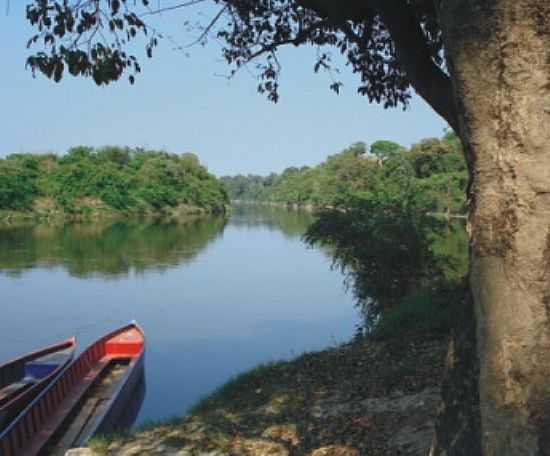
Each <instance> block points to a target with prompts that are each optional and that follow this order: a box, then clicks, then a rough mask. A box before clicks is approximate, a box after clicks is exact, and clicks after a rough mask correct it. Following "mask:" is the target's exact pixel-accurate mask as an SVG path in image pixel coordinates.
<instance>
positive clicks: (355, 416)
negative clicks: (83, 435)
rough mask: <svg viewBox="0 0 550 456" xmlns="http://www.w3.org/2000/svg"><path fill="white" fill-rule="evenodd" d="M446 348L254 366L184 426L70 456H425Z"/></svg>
mask: <svg viewBox="0 0 550 456" xmlns="http://www.w3.org/2000/svg"><path fill="white" fill-rule="evenodd" d="M445 349H446V344H445V340H443V339H440V340H436V341H434V340H432V341H424V342H419V341H414V342H410V343H409V342H405V345H404V346H403V345H402V346H400V347H399V348H398V349H397V347H393V348H391V347H388V346H387V344H385V343H384V342H379V341H372V340H369V341H365V340H360V341H352V342H349V343H346V344H343V345H341V346H338V347H331V348H327V349H325V350H322V351H319V352H312V353H305V354H302V355H300V356H298V357H297V358H296V359H294V360H291V361H280V362H274V363H270V364H266V365H260V366H258V367H256V368H255V369H252V370H250V371H247V372H244V373H243V374H241V375H239V376H238V377H236V378H234V379H232V380H230V381H229V382H227V383H226V384H225V385H223V386H222V387H220V388H219V389H217V390H216V391H214V392H213V393H212V394H210V395H209V396H207V397H206V398H204V399H202V400H200V401H199V402H198V403H197V404H196V405H195V406H194V407H192V408H191V409H190V410H189V412H188V413H187V414H186V415H185V416H183V417H179V418H174V419H171V420H167V421H165V422H162V421H161V422H156V423H152V424H149V425H147V426H144V427H141V428H138V429H136V430H134V431H132V432H130V433H128V434H124V435H114V436H100V437H96V438H94V439H92V441H91V442H90V447H89V449H88V450H78V451H81V452H80V453H76V452H73V453H72V454H75V455H76V454H88V455H112V456H131V455H138V454H140V455H141V454H143V455H149V454H151V455H152V454H155V455H159V456H168V455H181V456H199V455H210V456H235V455H243V456H244V455H248V456H265V455H271V456H294V455H304V456H362V455H367V454H368V455H369V456H370V455H388V454H401V455H420V454H427V450H428V448H429V446H430V443H431V438H432V433H433V429H434V423H435V415H436V408H437V405H438V404H439V401H440V392H439V379H440V378H441V375H440V374H441V371H442V369H443V359H444V356H445ZM82 451H86V452H84V453H82ZM69 454H71V453H69Z"/></svg>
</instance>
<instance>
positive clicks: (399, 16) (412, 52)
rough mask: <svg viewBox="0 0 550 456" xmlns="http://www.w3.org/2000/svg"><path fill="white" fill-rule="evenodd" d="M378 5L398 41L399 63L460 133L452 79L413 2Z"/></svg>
mask: <svg viewBox="0 0 550 456" xmlns="http://www.w3.org/2000/svg"><path fill="white" fill-rule="evenodd" d="M376 3H383V6H382V5H380V6H381V7H380V9H377V11H378V12H379V14H380V16H381V17H382V20H383V22H384V24H385V25H386V27H387V28H388V31H389V32H390V35H391V37H392V39H393V41H394V43H395V48H396V52H397V56H398V60H399V64H400V66H401V67H402V68H403V70H404V71H405V72H406V73H407V77H408V78H409V80H410V82H411V84H412V86H413V87H414V88H415V90H416V92H417V93H418V94H419V95H420V96H421V97H422V98H424V100H426V102H427V103H428V104H429V105H430V106H431V107H432V108H433V109H434V111H435V112H437V113H438V114H439V115H440V116H441V117H443V118H444V119H445V120H446V121H447V122H448V123H449V125H450V126H451V128H453V129H454V130H455V131H456V132H457V133H458V131H459V124H458V115H457V112H456V106H455V102H454V93H453V88H452V84H451V79H450V78H449V76H447V75H446V74H445V73H444V72H443V70H442V69H441V68H439V67H438V66H437V65H436V64H435V63H434V61H433V59H432V56H431V52H430V49H429V48H428V46H427V44H426V39H425V37H424V34H423V32H422V29H421V27H420V24H419V23H418V20H417V18H416V17H415V15H414V13H413V11H412V9H411V7H410V6H408V5H406V4H404V3H405V2H400V3H401V4H400V5H395V4H394V3H393V2H379V1H376Z"/></svg>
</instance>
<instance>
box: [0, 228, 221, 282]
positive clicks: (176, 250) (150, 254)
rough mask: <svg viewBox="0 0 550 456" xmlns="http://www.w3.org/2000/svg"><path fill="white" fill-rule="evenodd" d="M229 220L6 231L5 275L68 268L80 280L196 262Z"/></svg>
mask: <svg viewBox="0 0 550 456" xmlns="http://www.w3.org/2000/svg"><path fill="white" fill-rule="evenodd" d="M225 224H226V220H225V219H223V218H208V219H204V220H195V221H190V222H189V223H185V224H182V223H160V222H144V221H122V222H115V223H109V224H105V223H95V224H70V225H64V226H54V225H36V226H18V227H6V226H4V227H1V228H0V271H8V272H10V273H12V274H20V273H21V272H22V271H23V270H24V269H27V268H30V267H33V266H35V265H36V264H46V265H50V266H57V265H60V266H63V267H65V268H67V270H68V271H69V273H70V274H71V275H73V276H76V277H86V276H87V275H90V274H102V275H105V276H122V275H127V274H128V273H129V272H130V271H132V270H134V271H138V272H143V271H147V270H150V269H156V270H163V269H167V268H169V267H171V266H176V265H178V264H181V263H188V262H190V261H192V260H193V259H194V258H195V257H196V256H197V255H198V254H199V253H200V252H201V251H202V250H204V249H205V248H206V247H207V245H208V244H209V243H210V242H212V241H213V240H215V239H216V238H217V237H218V236H219V235H220V234H221V233H222V232H223V230H224V227H225Z"/></svg>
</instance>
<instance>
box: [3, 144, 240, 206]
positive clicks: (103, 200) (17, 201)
mask: <svg viewBox="0 0 550 456" xmlns="http://www.w3.org/2000/svg"><path fill="white" fill-rule="evenodd" d="M228 202H229V199H228V196H227V193H226V191H225V188H224V186H223V185H222V184H221V182H220V181H219V180H218V179H216V177H214V176H213V175H212V174H210V173H209V172H208V171H207V169H206V168H205V167H204V166H202V165H201V164H200V162H199V159H198V157H197V156H196V155H194V154H191V153H186V154H183V155H175V154H169V153H167V152H164V151H157V150H145V149H141V148H135V149H131V148H128V147H112V146H108V147H102V148H98V149H94V148H92V147H83V146H79V147H73V148H71V149H70V150H69V151H68V153H67V154H65V155H63V156H57V155H55V154H13V155H9V156H8V157H7V158H5V159H0V210H4V211H18V212H33V211H34V212H36V211H40V210H43V211H46V212H47V211H54V212H55V211H57V210H61V211H63V213H65V214H82V215H86V213H90V212H94V211H98V210H107V211H113V212H122V213H134V214H155V213H160V212H163V211H167V210H171V209H177V208H181V209H185V208H188V209H189V210H192V208H198V209H200V210H203V211H207V212H221V211H224V208H225V205H226V204H228Z"/></svg>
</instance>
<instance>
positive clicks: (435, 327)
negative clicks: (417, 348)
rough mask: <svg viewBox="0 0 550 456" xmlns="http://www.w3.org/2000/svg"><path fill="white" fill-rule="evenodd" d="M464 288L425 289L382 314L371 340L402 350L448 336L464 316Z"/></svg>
mask: <svg viewBox="0 0 550 456" xmlns="http://www.w3.org/2000/svg"><path fill="white" fill-rule="evenodd" d="M464 296H465V289H464V285H463V284H456V285H452V286H451V285H447V286H442V287H438V288H423V289H421V290H419V291H418V292H416V293H413V294H411V295H409V296H405V297H404V298H403V299H401V301H400V302H399V303H398V304H397V305H395V306H393V307H389V308H386V309H384V310H383V311H382V314H381V315H380V319H379V321H378V324H377V325H376V326H375V327H374V328H373V329H372V330H371V331H370V333H369V337H370V338H371V339H374V340H380V341H384V342H386V343H388V344H390V345H394V346H399V345H402V344H403V342H404V341H407V343H410V342H411V341H418V340H421V341H427V340H430V339H441V338H445V337H446V336H448V335H449V334H450V332H451V330H452V329H453V328H454V327H455V326H456V322H457V321H460V320H461V318H462V315H463V313H464V309H465V306H464V302H463V300H464Z"/></svg>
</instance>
